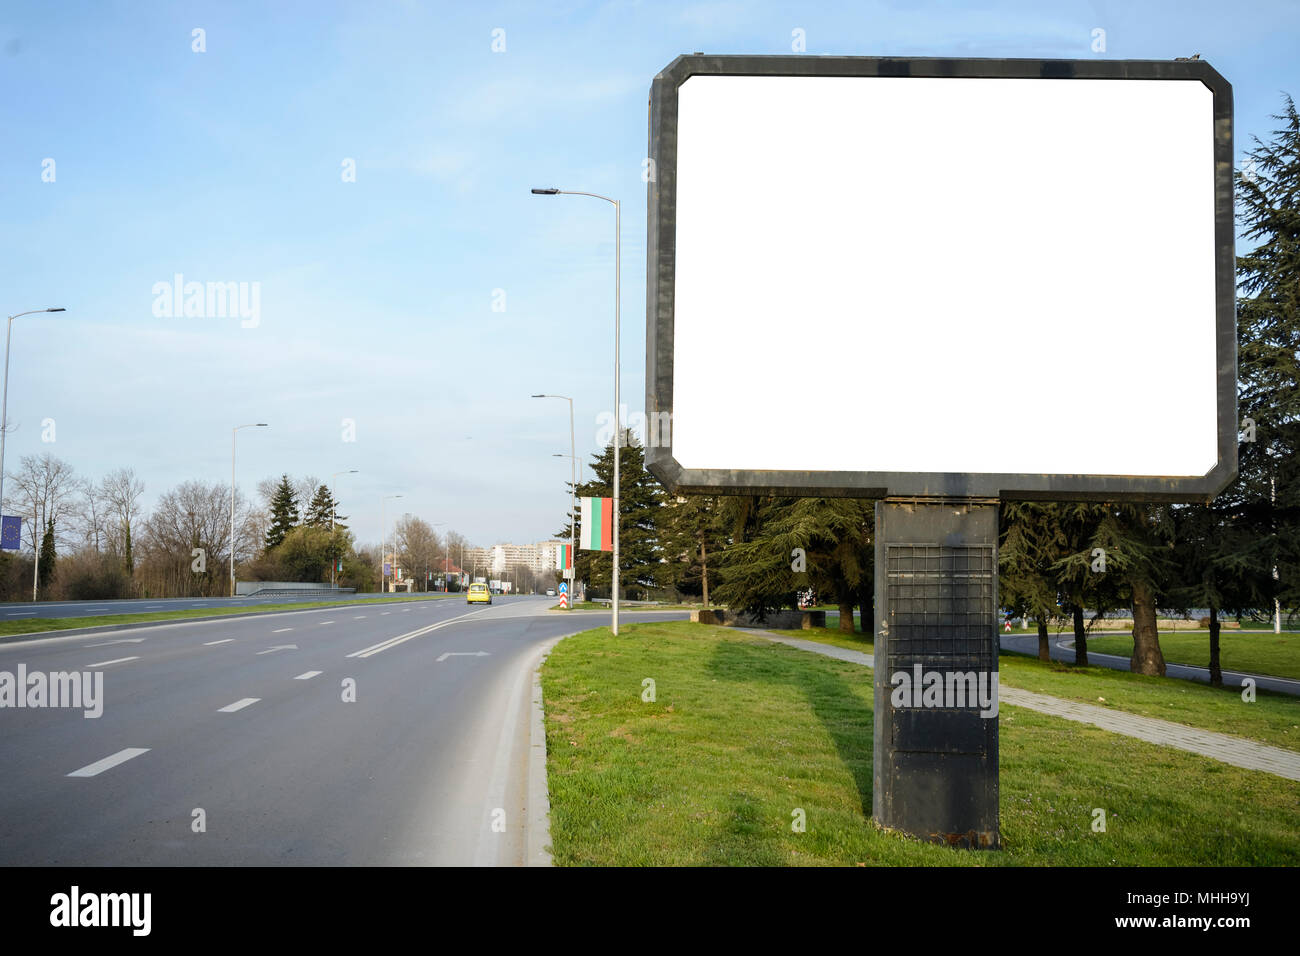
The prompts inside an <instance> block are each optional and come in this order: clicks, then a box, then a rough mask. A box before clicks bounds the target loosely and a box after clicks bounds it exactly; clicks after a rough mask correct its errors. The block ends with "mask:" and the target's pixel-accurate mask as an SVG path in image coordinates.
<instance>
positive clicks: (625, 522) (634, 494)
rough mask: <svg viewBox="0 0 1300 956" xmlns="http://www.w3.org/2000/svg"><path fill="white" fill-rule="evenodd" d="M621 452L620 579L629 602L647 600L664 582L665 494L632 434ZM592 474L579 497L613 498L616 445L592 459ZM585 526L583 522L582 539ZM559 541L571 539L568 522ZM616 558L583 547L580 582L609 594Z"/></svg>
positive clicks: (577, 564)
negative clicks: (661, 533)
mask: <svg viewBox="0 0 1300 956" xmlns="http://www.w3.org/2000/svg"><path fill="white" fill-rule="evenodd" d="M625 441H626V444H625V445H624V446H623V449H622V450H621V451H620V453H619V478H620V481H619V484H620V488H619V512H620V522H619V546H618V550H619V555H618V557H619V580H620V582H621V583H622V586H623V588H622V595H621V596H624V597H627V598H629V599H636V598H639V597H644V596H645V594H646V592H647V591H648V589H650V588H654V587H659V586H661V585H662V584H664V583H665V580H664V579H665V574H664V568H663V564H662V562H661V560H660V549H659V521H660V519H661V513H662V508H663V502H664V491H663V488H662V487H661V486H660V484H659V481H658V479H656V478H655V477H654V476H653V475H651V474H650V472H648V471H646V470H645V450H644V449H643V448H642V447H641V446H640V445H639V444H637V442H636V439H635V438H633V437H632V436H631V435H630V434H627V437H626V439H625ZM592 458H593V460H592V463H591V470H592V471H593V472H594V473H595V475H596V477H595V479H594V480H592V481H589V482H584V483H580V484H579V485H578V497H579V498H612V497H613V488H614V445H613V443H612V442H611V443H610V444H609V445H607V446H605V448H604V450H603V451H601V452H600V453H599V454H597V455H593V456H592ZM581 531H582V525H581V522H580V521H579V522H578V538H577V540H581ZM558 537H560V538H563V539H564V540H566V541H567V540H568V537H569V526H568V522H566V523H565V526H564V528H563V529H562V530H561V531H560V532H559V534H558ZM612 557H613V556H612V555H611V554H609V553H607V552H601V551H584V550H583V549H582V548H581V547H579V548H578V553H577V555H575V561H574V568H575V573H576V574H577V577H578V578H580V579H582V580H584V581H586V582H587V586H588V587H589V588H591V589H593V590H596V591H602V592H604V593H606V594H608V593H609V590H610V583H611V577H612V575H611V571H612V569H613V561H612Z"/></svg>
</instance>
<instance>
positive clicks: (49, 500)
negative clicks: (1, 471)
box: [5, 452, 79, 552]
mask: <svg viewBox="0 0 1300 956" xmlns="http://www.w3.org/2000/svg"><path fill="white" fill-rule="evenodd" d="M6 477H7V478H8V480H9V482H10V484H9V485H7V486H6V487H7V488H9V489H12V492H13V494H12V495H11V496H10V497H9V499H8V502H7V503H6V505H5V507H6V510H8V511H9V512H10V513H11V514H17V515H21V516H22V517H23V519H24V520H23V524H24V525H26V527H27V539H28V541H30V542H31V546H32V551H33V552H34V551H35V550H36V549H37V548H38V547H40V543H41V537H42V536H43V535H44V534H45V528H46V525H48V524H49V523H50V522H53V523H54V531H55V543H56V546H58V544H59V539H60V538H64V540H65V541H66V534H67V531H66V525H67V524H68V520H67V519H69V518H71V517H72V516H73V515H74V514H75V513H76V507H77V501H76V494H77V490H78V487H79V483H78V481H77V478H76V475H75V474H74V473H73V470H72V466H71V465H69V464H68V463H67V462H66V461H63V460H62V459H60V458H55V457H54V456H53V455H51V454H50V453H49V452H45V454H43V455H24V456H23V458H22V461H21V463H20V464H19V467H18V471H17V472H16V473H14V474H11V475H8V476H6Z"/></svg>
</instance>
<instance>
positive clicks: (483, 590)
mask: <svg viewBox="0 0 1300 956" xmlns="http://www.w3.org/2000/svg"><path fill="white" fill-rule="evenodd" d="M465 603H466V604H491V603H492V592H491V591H489V590H488V586H487V585H486V584H471V585H470V586H469V594H467V595H466V596H465Z"/></svg>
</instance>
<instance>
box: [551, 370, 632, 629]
mask: <svg viewBox="0 0 1300 956" xmlns="http://www.w3.org/2000/svg"><path fill="white" fill-rule="evenodd" d="M533 398H561V399H563V400H564V401H566V402H568V403H569V560H570V561H572V562H573V567H574V568H575V571H574V574H573V575H572V576H569V575H565V577H566V578H567V579H568V580H569V581H574V582H576V581H577V579H578V577H577V571H576V568H577V561H578V551H577V548H576V547H575V545H576V544H577V541H576V540H575V538H574V533H575V532H576V531H577V528H578V516H577V515H576V514H574V509H575V507H576V505H577V500H578V499H577V494H578V470H577V469H578V465H577V462H578V456H577V455H576V454H575V449H576V447H577V446H576V445H574V442H573V399H571V398H569V396H567V395H534V396H533ZM556 457H563V456H558V455H557V456H556ZM615 507H616V509H617V506H615ZM614 524H615V525H617V524H618V522H617V521H615V522H614ZM615 567H617V562H616V563H615ZM564 570H565V571H567V570H569V569H568V568H565V569H564ZM616 573H617V572H616ZM568 606H569V607H570V608H571V607H573V585H572V584H570V585H569V604H568ZM614 633H615V634H617V633H618V628H617V627H615V629H614Z"/></svg>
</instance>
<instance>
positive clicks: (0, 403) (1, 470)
mask: <svg viewBox="0 0 1300 956" xmlns="http://www.w3.org/2000/svg"><path fill="white" fill-rule="evenodd" d="M66 311H67V309H29V310H27V311H26V312H19V313H17V314H15V315H11V316H9V328H8V329H7V330H6V332H5V385H4V399H3V400H0V514H3V512H4V500H5V436H6V435H7V434H8V433H9V340H10V339H11V338H13V334H14V319H19V318H22V317H23V316H24V315H35V314H36V313H38V312H66ZM35 520H36V519H33V521H35ZM39 534H40V529H39V528H33V529H32V541H33V542H34V546H35V548H36V553H37V555H39V554H40V551H41V543H40V540H39V537H38V536H39ZM18 540H19V543H21V542H22V534H21V532H20V533H19V535H18ZM37 560H38V561H39V560H40V558H39V557H38V558H37ZM35 593H36V592H35V591H33V592H32V595H33V596H32V600H33V601H35V600H36V597H35Z"/></svg>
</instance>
